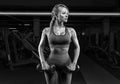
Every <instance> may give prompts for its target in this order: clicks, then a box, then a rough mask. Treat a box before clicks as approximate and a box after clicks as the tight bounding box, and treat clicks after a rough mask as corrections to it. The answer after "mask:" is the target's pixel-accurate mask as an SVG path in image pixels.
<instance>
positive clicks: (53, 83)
mask: <svg viewBox="0 0 120 84" xmlns="http://www.w3.org/2000/svg"><path fill="white" fill-rule="evenodd" d="M68 15H69V10H68V8H67V7H66V6H65V5H64V4H57V5H55V6H54V8H53V10H52V20H51V22H50V27H48V28H44V29H43V31H42V36H41V40H40V43H39V46H38V52H39V56H40V61H41V65H42V70H45V71H44V74H45V78H46V82H47V84H71V79H72V73H71V72H69V71H74V70H75V69H76V64H77V60H78V58H79V53H80V46H79V43H78V39H77V35H76V31H75V30H74V29H73V28H68V27H66V26H65V25H64V22H67V20H68ZM46 38H47V39H48V43H49V47H50V55H49V57H48V58H47V60H45V57H44V54H43V50H44V46H45V42H46ZM71 41H73V43H74V44H75V50H74V59H73V61H72V60H71V59H70V56H69V54H68V51H69V46H70V43H71ZM51 66H55V70H54V71H50V68H51ZM65 68H67V69H68V71H65Z"/></svg>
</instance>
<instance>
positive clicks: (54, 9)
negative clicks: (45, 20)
mask: <svg viewBox="0 0 120 84" xmlns="http://www.w3.org/2000/svg"><path fill="white" fill-rule="evenodd" d="M59 7H64V8H66V9H67V10H68V11H69V9H68V7H67V6H66V5H64V4H57V5H55V6H54V7H53V9H52V14H51V17H52V19H51V21H50V28H51V30H52V28H53V26H54V24H55V21H56V19H57V18H56V17H57V15H58V12H59Z"/></svg>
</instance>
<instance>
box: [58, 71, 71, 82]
mask: <svg viewBox="0 0 120 84" xmlns="http://www.w3.org/2000/svg"><path fill="white" fill-rule="evenodd" d="M58 77H59V83H60V84H71V81H72V73H70V72H64V71H62V72H58Z"/></svg>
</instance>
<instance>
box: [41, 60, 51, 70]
mask: <svg viewBox="0 0 120 84" xmlns="http://www.w3.org/2000/svg"><path fill="white" fill-rule="evenodd" d="M41 65H42V70H48V69H49V68H50V66H49V65H48V63H47V62H46V61H45V62H42V63H41Z"/></svg>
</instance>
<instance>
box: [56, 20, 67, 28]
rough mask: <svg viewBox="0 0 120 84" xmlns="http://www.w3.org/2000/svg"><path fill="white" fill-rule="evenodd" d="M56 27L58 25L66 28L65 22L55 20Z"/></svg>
mask: <svg viewBox="0 0 120 84" xmlns="http://www.w3.org/2000/svg"><path fill="white" fill-rule="evenodd" d="M54 27H57V28H64V27H65V26H64V24H63V22H59V21H57V20H56V21H55V24H54Z"/></svg>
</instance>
